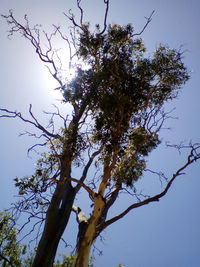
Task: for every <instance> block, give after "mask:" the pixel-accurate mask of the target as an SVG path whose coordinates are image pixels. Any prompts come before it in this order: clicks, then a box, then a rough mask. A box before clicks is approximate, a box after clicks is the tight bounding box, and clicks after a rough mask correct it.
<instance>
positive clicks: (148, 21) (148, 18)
mask: <svg viewBox="0 0 200 267" xmlns="http://www.w3.org/2000/svg"><path fill="white" fill-rule="evenodd" d="M154 13H155V10H153V11H152V12H151V14H150V16H149V17H145V19H146V20H147V21H146V23H145V25H144V27H143V28H142V30H141V31H140V32H139V33H135V34H133V36H132V37H134V36H139V35H141V34H142V33H143V32H144V31H145V29H146V27H147V26H148V25H149V23H150V22H151V20H152V17H153V14H154Z"/></svg>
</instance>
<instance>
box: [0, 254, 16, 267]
mask: <svg viewBox="0 0 200 267" xmlns="http://www.w3.org/2000/svg"><path fill="white" fill-rule="evenodd" d="M0 258H1V259H2V260H4V261H6V262H7V263H8V264H9V266H11V267H14V265H13V264H12V262H11V261H10V260H9V259H7V258H6V257H4V256H3V255H2V254H1V253H0Z"/></svg>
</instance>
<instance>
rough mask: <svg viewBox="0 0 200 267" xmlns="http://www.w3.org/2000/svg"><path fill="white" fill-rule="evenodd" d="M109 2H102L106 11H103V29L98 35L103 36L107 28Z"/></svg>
mask: <svg viewBox="0 0 200 267" xmlns="http://www.w3.org/2000/svg"><path fill="white" fill-rule="evenodd" d="M109 1H110V0H104V4H106V11H105V16H104V28H103V30H102V31H101V32H100V34H104V32H105V31H106V28H107V17H108V10H109Z"/></svg>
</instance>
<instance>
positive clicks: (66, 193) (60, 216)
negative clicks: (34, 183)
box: [32, 183, 76, 267]
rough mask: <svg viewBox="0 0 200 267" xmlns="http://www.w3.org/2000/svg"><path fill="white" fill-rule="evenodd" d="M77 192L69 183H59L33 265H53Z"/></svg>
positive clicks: (39, 266)
mask: <svg viewBox="0 0 200 267" xmlns="http://www.w3.org/2000/svg"><path fill="white" fill-rule="evenodd" d="M75 195H76V192H75V191H74V190H73V187H72V186H71V184H69V183H65V184H58V185H57V187H56V190H55V192H54V195H53V197H52V200H51V203H50V205H49V208H48V211H47V215H46V220H45V226H44V230H43V233H42V237H41V239H40V242H39V245H38V248H37V252H36V256H35V259H34V262H33V265H32V267H51V266H53V263H54V259H55V255H56V251H57V248H58V244H59V241H60V239H61V237H62V235H63V232H64V230H65V228H66V226H67V223H68V220H69V217H70V213H71V210H72V205H73V202H74V198H75Z"/></svg>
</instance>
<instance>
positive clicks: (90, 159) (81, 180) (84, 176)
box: [76, 148, 102, 192]
mask: <svg viewBox="0 0 200 267" xmlns="http://www.w3.org/2000/svg"><path fill="white" fill-rule="evenodd" d="M101 150H102V148H100V149H99V150H97V151H95V152H94V153H93V154H92V155H91V157H90V158H89V160H88V163H87V164H86V166H85V168H84V170H83V173H82V176H81V178H80V180H79V181H80V182H82V183H83V182H84V181H85V179H86V177H87V173H88V170H89V168H90V166H91V165H92V162H93V160H94V158H95V157H96V156H97V155H99V153H100V152H101ZM80 188H81V184H80V183H78V184H77V186H76V191H77V192H78V191H79V190H80Z"/></svg>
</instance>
